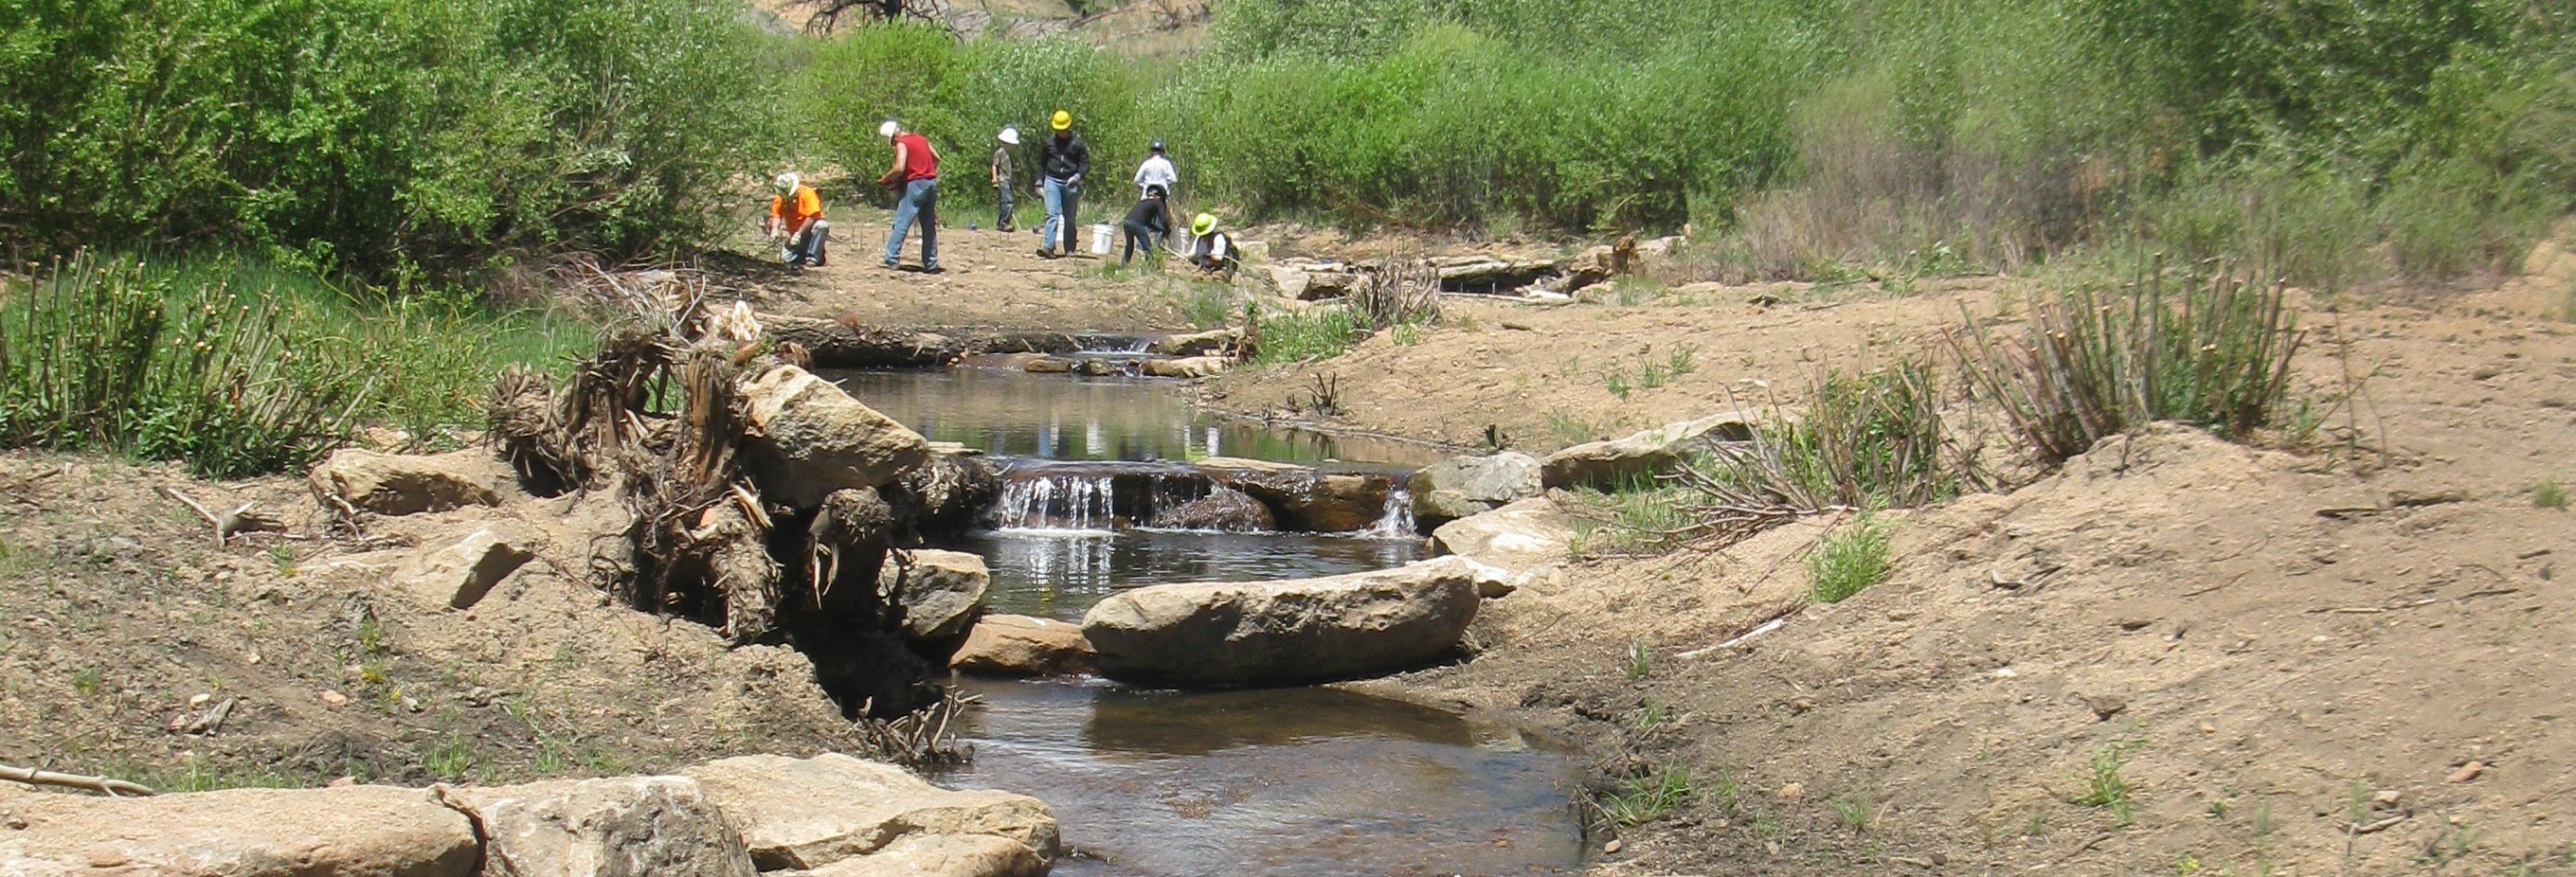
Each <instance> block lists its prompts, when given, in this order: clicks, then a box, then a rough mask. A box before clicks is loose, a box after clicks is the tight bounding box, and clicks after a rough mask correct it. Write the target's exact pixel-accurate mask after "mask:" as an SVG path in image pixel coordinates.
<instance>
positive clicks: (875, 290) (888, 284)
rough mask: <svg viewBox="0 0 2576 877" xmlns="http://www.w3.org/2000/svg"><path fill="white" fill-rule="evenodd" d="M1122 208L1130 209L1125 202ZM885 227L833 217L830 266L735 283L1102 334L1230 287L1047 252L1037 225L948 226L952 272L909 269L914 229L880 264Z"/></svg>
mask: <svg viewBox="0 0 2576 877" xmlns="http://www.w3.org/2000/svg"><path fill="white" fill-rule="evenodd" d="M1118 209H1119V211H1120V213H1121V215H1123V214H1124V213H1125V210H1126V207H1125V205H1120V206H1119V207H1118ZM953 218H955V217H952V219H953ZM1112 218H1113V219H1114V218H1115V217H1112ZM1084 226H1085V228H1084V230H1083V232H1082V234H1080V235H1078V236H1077V237H1078V238H1079V239H1080V240H1081V242H1082V243H1083V244H1084V245H1085V246H1088V244H1089V241H1090V237H1091V235H1090V231H1089V228H1088V226H1089V222H1087V221H1086V222H1085V223H1084ZM886 229H887V223H886V220H885V219H884V217H883V216H882V215H878V216H870V217H866V218H854V219H851V220H847V221H843V220H835V221H834V227H833V240H832V253H831V263H830V264H828V265H826V266H824V267H821V268H805V269H801V270H798V269H777V270H763V271H760V272H758V273H757V274H754V275H751V276H748V277H743V278H740V279H737V280H736V281H734V282H735V283H737V284H739V285H743V286H746V287H748V288H749V293H750V298H751V300H752V302H753V303H754V304H755V305H756V306H758V307H760V308H761V309H763V310H767V311H773V312H778V313H787V314H794V315H797V316H815V317H826V318H840V317H843V316H847V317H850V318H853V319H856V320H858V321H860V322H863V323H866V324H868V325H875V326H901V327H948V328H991V329H1049V330H1056V331H1104V332H1149V331H1171V330H1180V329H1188V328H1192V327H1193V326H1194V323H1193V322H1192V313H1193V311H1192V308H1191V306H1192V304H1193V299H1194V298H1196V297H1198V296H1200V295H1201V294H1202V292H1203V291H1205V290H1216V291H1221V290H1222V289H1223V288H1224V287H1223V286H1222V285H1217V284H1199V283H1195V282H1193V281H1191V280H1189V279H1187V278H1185V277H1184V276H1182V275H1181V274H1180V273H1179V272H1177V271H1175V272H1174V273H1170V274H1157V273H1153V272H1150V271H1148V270H1147V269H1145V268H1144V264H1145V263H1144V261H1143V260H1142V259H1141V258H1140V259H1139V260H1138V261H1137V263H1136V268H1135V269H1134V270H1132V271H1130V270H1127V269H1121V268H1118V267H1117V265H1118V259H1117V256H1116V255H1115V254H1112V255H1111V256H1110V257H1108V258H1105V259H1104V258H1099V257H1094V256H1090V255H1088V254H1085V255H1080V256H1072V257H1062V258H1054V259H1046V258H1040V257H1039V256H1038V255H1037V243H1038V237H1037V235H1036V234H1035V233H1033V232H1030V231H1028V230H1026V229H1023V230H1020V231H1016V232H1011V233H1009V234H1004V233H1002V232H998V231H994V230H992V229H991V228H990V227H986V228H985V229H984V230H981V231H968V230H966V229H965V228H964V227H962V226H954V227H949V228H944V229H941V230H940V234H939V264H940V267H941V268H943V269H945V270H943V271H941V272H940V273H938V274H928V273H923V272H920V271H917V270H911V269H915V268H919V267H920V264H921V241H920V238H919V235H918V233H916V234H915V235H914V236H913V237H912V238H910V239H907V240H906V241H905V242H904V251H903V262H902V264H903V265H905V266H906V268H905V269H903V270H890V269H887V268H885V267H883V265H882V262H883V260H884V258H885V235H886ZM1218 300H1219V301H1222V299H1221V298H1220V299H1218ZM1216 310H1217V311H1218V312H1222V310H1223V308H1222V306H1221V305H1220V306H1218V307H1217V308H1216Z"/></svg>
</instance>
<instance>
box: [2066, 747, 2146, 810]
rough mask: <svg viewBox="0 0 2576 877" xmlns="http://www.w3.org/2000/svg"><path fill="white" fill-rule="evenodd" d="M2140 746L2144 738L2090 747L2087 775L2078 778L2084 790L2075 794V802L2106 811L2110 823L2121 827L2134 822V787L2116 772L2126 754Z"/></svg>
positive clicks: (2118, 770) (2135, 805) (2123, 763)
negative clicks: (2090, 759) (2093, 748)
mask: <svg viewBox="0 0 2576 877" xmlns="http://www.w3.org/2000/svg"><path fill="white" fill-rule="evenodd" d="M2142 745H2145V743H2144V741H2139V740H2131V741H2127V742H2124V743H2113V744H2110V745H2107V746H2103V747H2101V748H2099V749H2095V750H2093V760H2092V761H2091V762H2090V763H2089V764H2088V766H2087V767H2088V772H2087V775H2085V776H2081V777H2078V779H2081V780H2083V782H2084V792H2083V794H2080V795H2077V796H2076V797H2075V803H2077V804H2081V805H2084V806H2086V807H2099V808H2102V809H2104V810H2107V811H2110V814H2111V820H2112V822H2113V823H2115V824H2117V825H2119V826H2121V827H2123V828H2125V827H2127V826H2129V825H2132V824H2135V823H2136V822H2137V821H2138V820H2137V811H2136V807H2137V802H2136V800H2135V798H2134V796H2133V793H2134V792H2135V791H2136V787H2134V786H2131V785H2130V784H2129V780H2128V778H2127V777H2124V776H2121V775H2120V768H2121V767H2123V766H2125V765H2127V764H2128V761H2129V753H2130V752H2132V751H2135V750H2136V749H2137V748H2138V747H2140V746H2142Z"/></svg>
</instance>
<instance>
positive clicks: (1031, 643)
mask: <svg viewBox="0 0 2576 877" xmlns="http://www.w3.org/2000/svg"><path fill="white" fill-rule="evenodd" d="M1097 664H1098V661H1097V657H1096V655H1095V654H1094V653H1093V651H1092V648H1091V641H1090V640H1086V639H1083V638H1082V625H1079V624H1075V623H1073V622H1070V621H1057V620H1055V619H1052V618H1031V617H1029V616H1026V615H986V616H984V617H983V618H980V619H976V621H975V627H974V629H972V630H969V631H967V632H966V642H965V644H964V645H960V646H958V647H957V653H956V654H954V655H950V656H949V658H948V666H950V667H952V668H955V669H956V670H957V671H958V672H960V673H973V674H977V675H982V676H1062V675H1066V674H1071V673H1088V672H1091V670H1092V669H1093V668H1094V667H1095V666H1097Z"/></svg>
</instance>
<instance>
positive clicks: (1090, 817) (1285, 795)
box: [826, 354, 1582, 875]
mask: <svg viewBox="0 0 2576 877" xmlns="http://www.w3.org/2000/svg"><path fill="white" fill-rule="evenodd" d="M1109 358H1112V359H1120V360H1124V359H1129V358H1130V357H1129V356H1120V355H1114V354H1113V355H1109ZM1123 370H1124V369H1122V371H1123ZM826 374H827V375H828V376H830V377H832V378H834V379H836V380H838V381H839V382H840V383H841V385H842V386H843V387H844V388H845V389H847V390H848V391H849V392H850V393H851V394H852V395H853V396H854V397H856V398H858V399H859V400H860V401H862V402H864V403H866V404H868V405H869V406H870V407H873V408H875V409H877V410H879V411H881V412H884V413H885V414H887V415H888V416H890V417H893V418H894V419H896V420H897V421H900V422H903V423H905V424H907V425H909V426H911V427H913V428H914V429H915V430H916V431H918V432H920V433H922V434H923V435H924V436H925V437H927V438H929V439H932V440H934V441H953V442H959V443H962V444H965V445H967V446H968V447H971V448H975V449H977V450H981V451H984V452H985V454H986V457H985V459H986V460H987V461H988V462H990V463H992V464H994V465H995V467H996V468H998V469H1000V470H1001V471H1002V472H1003V478H1004V485H1003V489H1002V494H1001V498H1000V499H999V500H998V501H997V502H996V503H995V504H994V507H993V508H992V509H991V510H990V511H989V512H988V513H987V514H986V516H985V519H986V521H987V522H988V526H986V527H982V528H978V529H976V530H974V531H972V532H969V533H967V534H964V535H961V536H954V537H950V538H947V539H942V540H937V543H938V544H939V545H940V547H946V548H953V549H960V550H966V551H971V552H973V553H976V554H979V555H982V556H983V557H985V558H986V560H987V563H988V564H989V565H990V568H991V572H992V590H991V592H990V593H989V595H988V603H989V605H990V607H991V609H992V611H995V612H1008V613H1018V614H1026V615H1035V616H1041V617H1051V618H1057V619H1063V620H1067V621H1079V620H1080V619H1081V618H1082V616H1083V613H1084V612H1085V611H1086V610H1088V609H1089V608H1091V606H1092V605H1093V604H1095V603H1097V602H1098V601H1099V600H1100V599H1102V598H1103V597H1105V596H1107V595H1109V594H1110V593H1112V592H1114V591H1116V590H1119V589H1123V588H1130V587H1136V586H1140V585H1150V584H1168V583H1180V582H1208V581H1259V580H1269V579H1280V578H1302V577H1310V576H1321V575H1332V574H1338V573H1347V572H1358V571H1363V570H1371V569H1382V568H1388V567H1393V566H1398V565H1401V564H1403V563H1405V562H1408V561H1411V560H1415V559H1418V558H1420V557H1421V556H1422V555H1423V554H1424V549H1423V541H1422V539H1421V538H1420V536H1419V535H1418V534H1416V533H1414V532H1412V522H1411V519H1410V517H1409V514H1406V513H1405V512H1404V508H1405V503H1404V501H1403V494H1402V492H1401V490H1400V489H1396V490H1393V491H1392V496H1393V497H1394V501H1392V502H1390V503H1389V506H1390V510H1391V512H1392V513H1391V514H1388V515H1385V516H1384V520H1381V521H1379V522H1377V523H1376V525H1375V526H1373V527H1372V528H1371V529H1369V530H1363V531H1358V532H1351V533H1309V532H1290V531H1283V530H1262V531H1258V532H1220V531H1211V530H1199V529H1172V528H1159V527H1152V526H1148V524H1150V522H1151V521H1152V520H1153V519H1154V518H1155V516H1156V513H1157V512H1158V511H1160V510H1164V509H1168V508H1170V507H1173V506H1176V505H1179V504H1182V503H1186V502H1188V501H1190V500H1193V499H1197V498H1200V497H1203V496H1205V495H1207V494H1208V493H1209V491H1210V490H1211V485H1210V483H1209V481H1208V479H1207V478H1206V477H1205V476H1204V475H1202V474H1200V473H1199V472H1198V470H1197V469H1196V468H1195V467H1194V465H1193V464H1192V462H1191V461H1194V460H1204V459H1208V458H1222V457H1243V458H1254V459H1259V460H1266V461H1277V462H1290V463H1298V464H1304V465H1312V466H1318V467H1321V468H1323V469H1325V470H1327V471H1347V472H1356V473H1364V474H1367V475H1370V476H1372V477H1376V478H1385V479H1388V480H1389V481H1390V482H1392V483H1396V484H1400V483H1401V477H1402V475H1403V474H1404V473H1405V472H1406V471H1407V470H1409V469H1410V468H1412V467H1415V466H1419V465H1424V464H1427V463H1429V462H1432V461H1434V460H1437V459H1438V458H1440V457H1441V456H1443V455H1442V454H1440V453H1439V452H1438V451H1437V450H1436V449H1432V448H1429V447H1426V446H1419V445H1411V444H1405V443H1398V442H1385V441H1370V440H1364V439H1363V440H1350V439H1336V438H1335V437H1331V436H1325V435H1319V434H1315V433H1308V432H1299V431H1291V430H1286V429H1273V428H1268V427H1265V426H1263V425H1261V424H1258V423H1253V422H1247V421H1242V420H1230V419H1223V418H1219V417H1215V416H1212V415H1209V414H1207V413H1205V412H1202V411H1200V410H1197V409H1194V408H1193V407H1191V406H1190V405H1189V403H1188V401H1187V398H1186V395H1185V393H1184V392H1183V390H1182V386H1181V385H1180V384H1179V383H1178V382H1174V381H1168V380H1161V379H1154V378H1142V377H1134V376H1130V375H1125V374H1118V375H1110V376H1096V377H1086V376H1076V375H1070V374H1031V373H1028V372H1026V371H1023V370H1021V369H1019V368H1016V367H1012V366H1010V365H1009V364H1007V363H999V362H993V361H989V360H979V359H977V358H971V357H970V358H969V359H968V360H966V361H965V362H964V363H962V364H960V365H959V366H957V367H955V368H951V369H945V370H900V371H839V372H827V373H826ZM956 684H957V685H958V686H959V687H960V689H961V690H962V691H964V692H966V693H969V694H971V695H973V696H974V697H975V699H976V700H977V701H979V703H978V704H977V705H975V706H973V707H971V708H970V710H969V712H967V713H966V715H965V717H964V729H963V731H962V732H961V734H960V738H961V741H962V742H965V743H969V744H971V745H972V746H973V748H974V757H973V760H972V762H971V763H969V764H967V765H965V766H962V767H958V768H956V769H953V770H949V771H946V772H933V774H932V776H933V778H934V779H935V780H936V781H938V782H941V783H943V784H948V785H952V786H955V787H960V788H995V789H1006V790H1010V791H1015V792H1020V793H1023V794H1028V795H1034V796H1036V797H1038V798H1040V799H1042V800H1044V801H1046V802H1047V803H1048V804H1049V805H1050V806H1052V807H1053V808H1054V809H1055V813H1056V816H1057V818H1058V819H1059V820H1060V821H1061V824H1062V831H1063V834H1064V841H1065V845H1066V848H1067V850H1068V854H1067V856H1066V857H1065V858H1064V859H1062V860H1060V861H1059V862H1058V863H1057V864H1056V868H1055V872H1056V873H1060V874H1117V875H1183V874H1212V873H1227V874H1280V875H1289V874H1297V875H1331V874H1351V875H1362V874H1453V873H1468V874H1505V873H1554V872H1558V871H1561V870H1568V869H1571V868H1572V867H1574V866H1575V865H1577V864H1578V863H1579V860H1580V857H1581V853H1582V837H1581V828H1580V825H1579V824H1578V822H1577V819H1576V815H1575V812H1574V810H1573V808H1572V807H1571V802H1572V800H1573V796H1574V794H1575V792H1576V786H1577V783H1578V782H1579V780H1580V771H1579V769H1578V767H1577V765H1576V763H1575V762H1574V760H1573V759H1572V758H1570V757H1569V756H1568V755H1567V754H1565V753H1562V752H1560V751H1558V750H1555V749H1551V748H1548V747H1545V746H1542V745H1533V743H1532V742H1530V741H1527V740H1524V739H1523V738H1522V736H1521V735H1520V734H1519V733H1517V732H1516V731H1514V730H1513V729H1510V728H1503V727H1489V726H1482V725H1479V724H1476V723H1474V722H1471V721H1469V720H1467V719H1464V718H1461V717H1458V716H1455V715H1452V714H1449V713H1446V712H1442V711H1439V710H1434V709H1430V708H1427V707H1422V706H1417V705H1414V704H1409V703H1402V702H1398V701H1392V700H1387V699H1382V698H1376V697H1371V696H1367V695H1362V694H1357V693H1351V692H1345V691H1341V690H1338V689H1334V688H1329V687H1305V688H1260V689H1241V690H1220V691H1178V690H1153V689H1144V688H1136V687H1130V686H1126V685H1121V684H1117V683H1111V682H1106V681H1102V680H1099V679H1096V678H1091V677H1067V678H1058V679H1046V680H1033V681H1009V680H994V679H959V680H957V682H956Z"/></svg>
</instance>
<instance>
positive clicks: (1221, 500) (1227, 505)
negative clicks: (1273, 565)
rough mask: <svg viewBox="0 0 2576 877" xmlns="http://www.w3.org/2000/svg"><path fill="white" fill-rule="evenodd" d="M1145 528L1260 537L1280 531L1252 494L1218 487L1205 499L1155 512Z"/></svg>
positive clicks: (1268, 508)
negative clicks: (1265, 533)
mask: <svg viewBox="0 0 2576 877" xmlns="http://www.w3.org/2000/svg"><path fill="white" fill-rule="evenodd" d="M1148 524H1149V525H1150V526H1155V527H1162V528H1165V529H1171V530H1217V531H1221V532H1226V533H1260V532H1267V531H1270V530H1276V529H1279V521H1278V519H1277V518H1276V517H1274V516H1272V515H1271V513H1270V507H1269V506H1266V505H1262V504H1261V501H1260V500H1257V499H1253V498H1252V495H1251V494H1247V493H1244V492H1243V491H1240V490H1235V489H1233V488H1230V487H1219V488H1216V489H1215V490H1214V491H1212V492H1210V493H1209V494H1208V495H1206V496H1202V497H1199V498H1197V499H1194V500H1190V501H1189V502H1185V503H1182V504H1180V505H1176V506H1173V507H1171V508H1168V509H1162V510H1160V511H1156V512H1155V513H1154V518H1153V520H1152V521H1149V522H1148Z"/></svg>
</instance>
